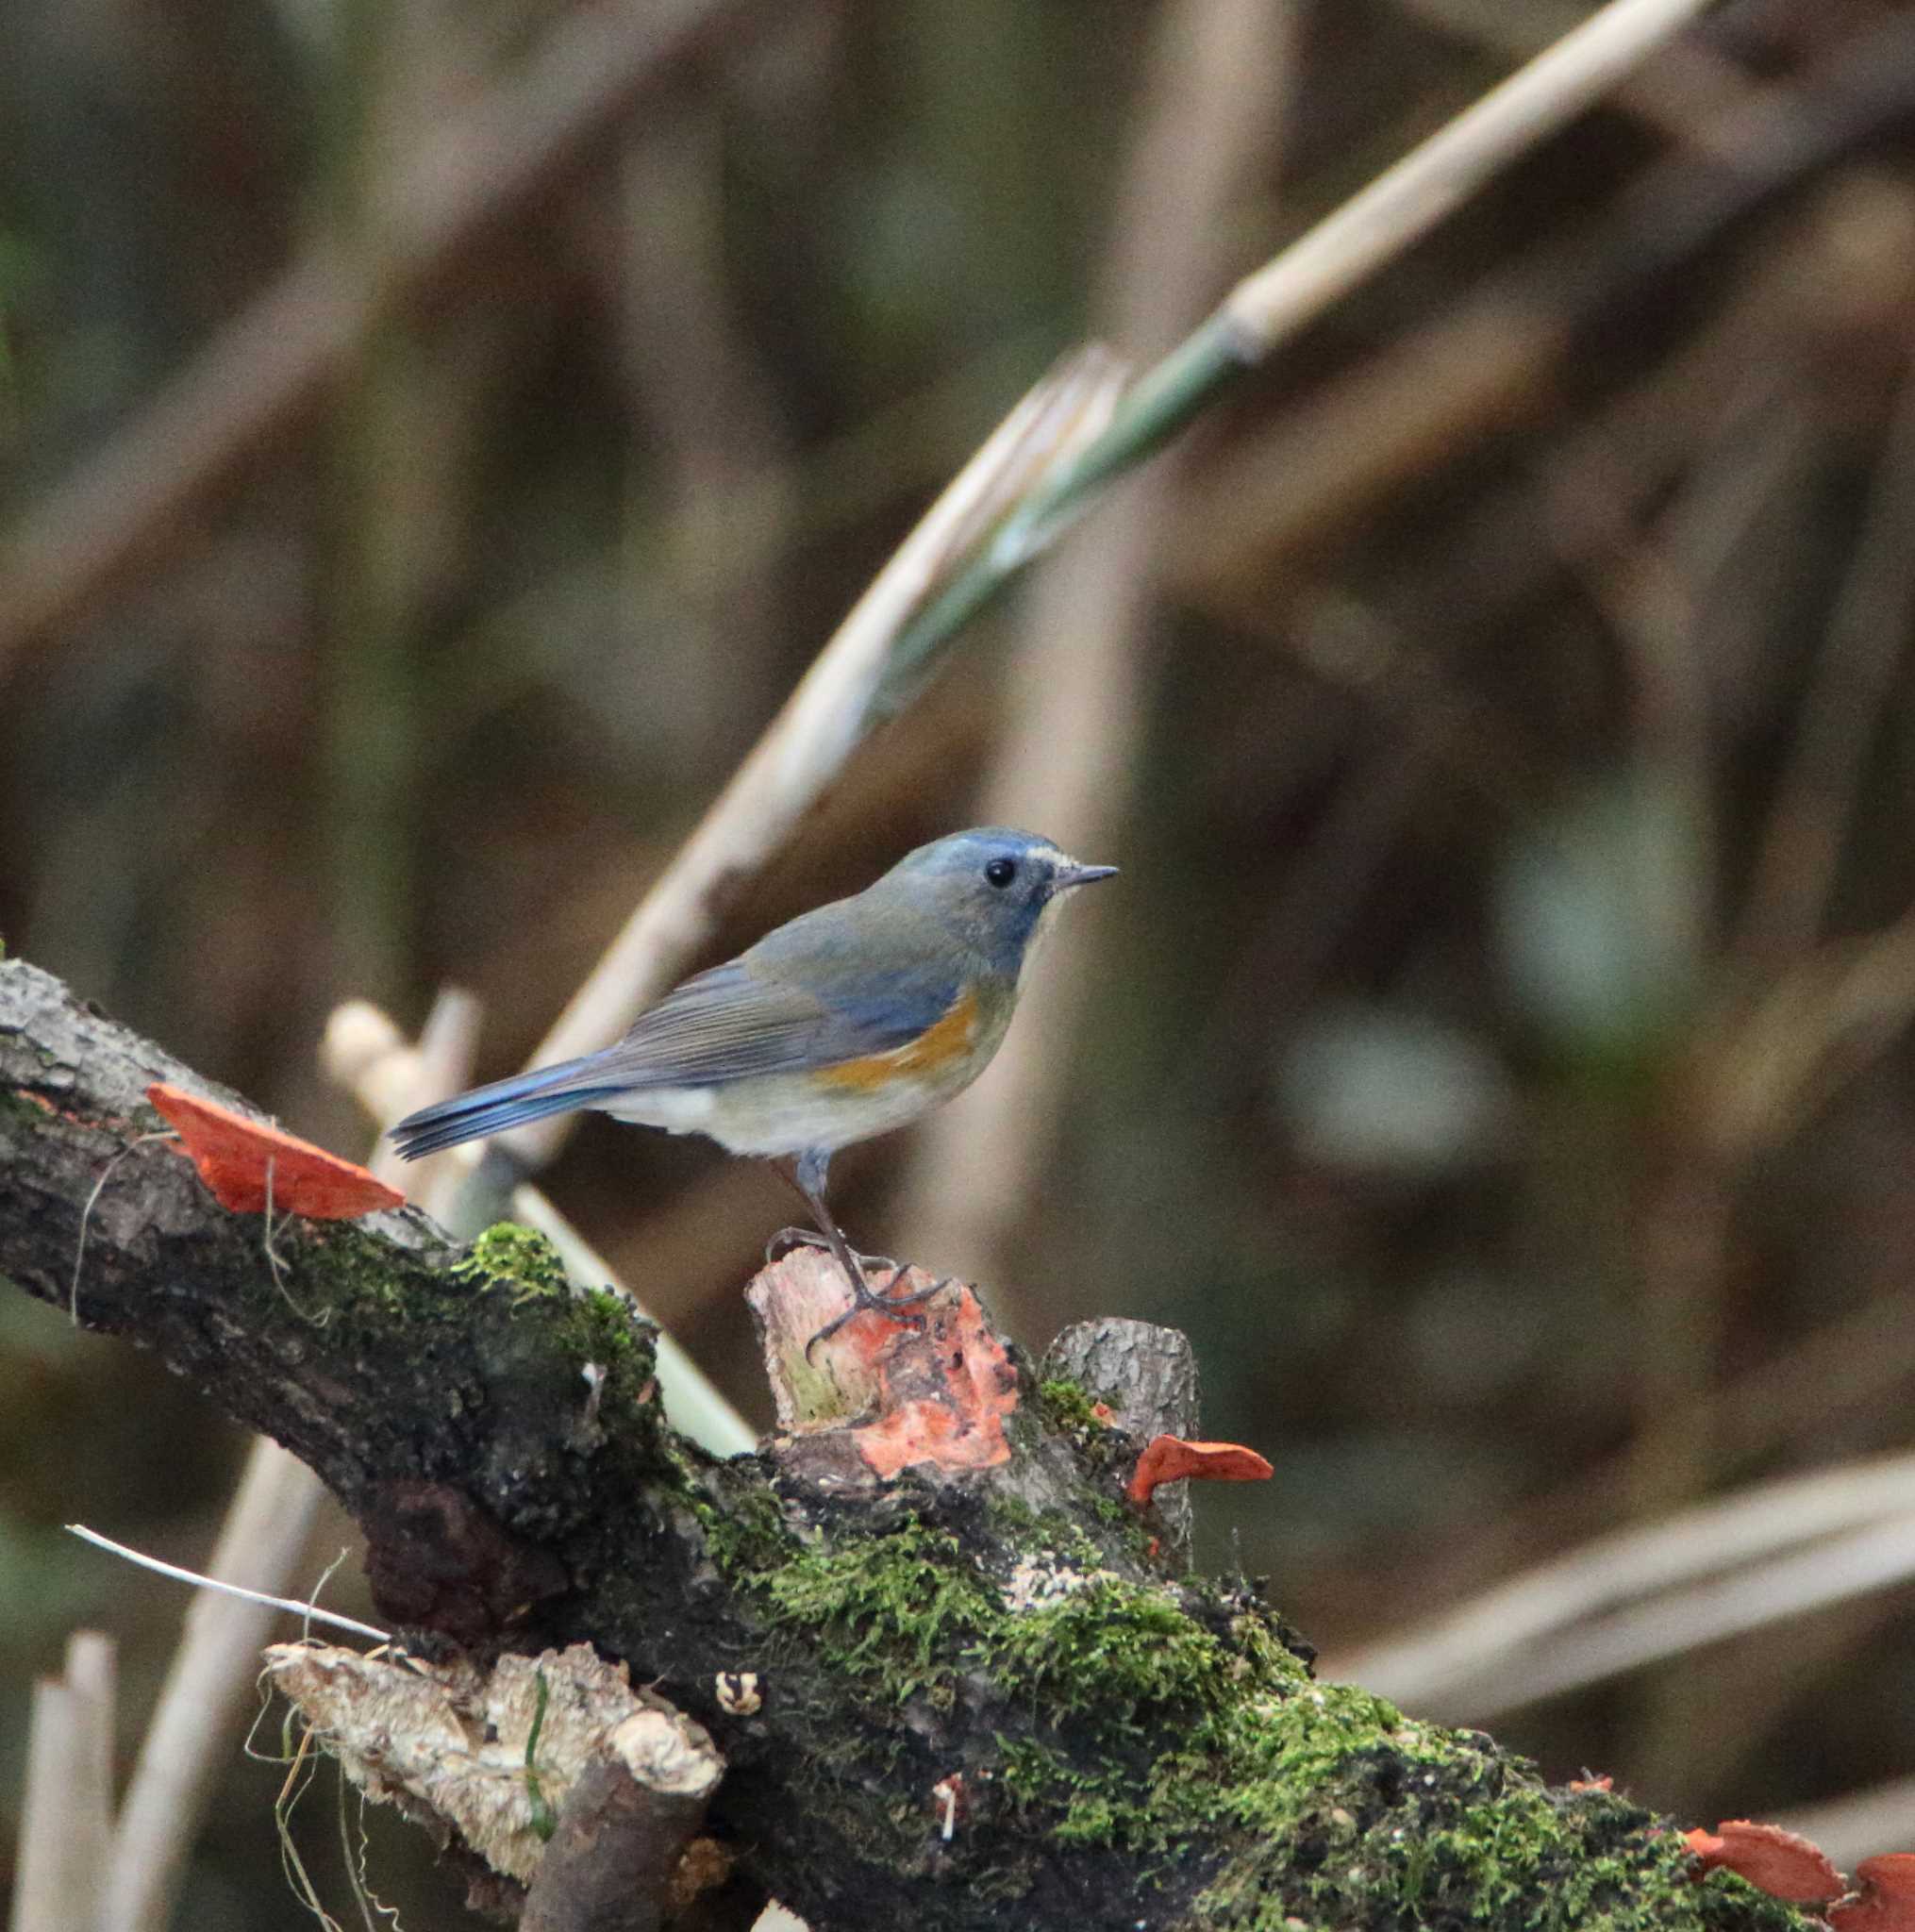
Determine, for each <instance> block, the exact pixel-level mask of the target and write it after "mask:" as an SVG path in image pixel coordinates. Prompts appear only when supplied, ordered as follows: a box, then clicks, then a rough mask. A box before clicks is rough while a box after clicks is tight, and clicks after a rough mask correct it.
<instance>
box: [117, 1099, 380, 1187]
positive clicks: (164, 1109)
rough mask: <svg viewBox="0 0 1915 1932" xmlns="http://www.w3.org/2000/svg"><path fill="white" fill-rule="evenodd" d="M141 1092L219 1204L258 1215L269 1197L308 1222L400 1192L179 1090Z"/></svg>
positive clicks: (322, 1152)
mask: <svg viewBox="0 0 1915 1932" xmlns="http://www.w3.org/2000/svg"><path fill="white" fill-rule="evenodd" d="M146 1097H147V1099H148V1100H150V1101H151V1102H152V1103H153V1105H154V1107H155V1108H157V1109H158V1111H159V1112H160V1113H161V1114H162V1115H163V1116H164V1117H165V1118H166V1119H167V1120H168V1121H169V1122H170V1123H171V1124H173V1126H174V1127H175V1128H176V1129H177V1130H178V1133H179V1138H180V1139H181V1141H184V1142H185V1143H186V1151H187V1153H188V1154H189V1155H190V1156H191V1157H192V1164H193V1165H194V1166H195V1167H196V1168H198V1169H199V1177H200V1179H201V1180H203V1181H204V1182H205V1183H206V1184H207V1186H208V1188H210V1189H211V1190H212V1192H213V1196H214V1198H215V1199H216V1200H217V1201H218V1202H219V1204H220V1206H221V1207H222V1208H229V1209H230V1210H231V1211H232V1212H233V1213H235V1214H258V1213H259V1212H260V1211H261V1210H262V1209H263V1208H265V1207H266V1204H267V1202H268V1201H269V1200H270V1201H271V1203H272V1205H273V1206H274V1208H276V1209H278V1210H280V1211H281V1212H283V1213H288V1214H303V1215H304V1216H306V1218H307V1219H308V1221H349V1220H353V1219H356V1218H357V1217H358V1216H359V1215H361V1214H370V1213H372V1211H373V1210H374V1209H375V1208H403V1207H404V1206H405V1205H406V1197H405V1195H404V1194H402V1193H400V1192H399V1191H397V1189H395V1188H389V1187H388V1186H387V1185H386V1184H385V1182H384V1181H381V1180H376V1179H375V1178H374V1176H373V1175H371V1174H368V1173H367V1172H366V1170H365V1169H364V1168H362V1167H359V1166H357V1165H355V1164H354V1163H353V1162H352V1161H350V1160H341V1159H340V1158H339V1157H338V1156H337V1155H334V1154H328V1153H327V1152H326V1151H325V1148H323V1147H315V1146H314V1145H313V1144H312V1142H311V1141H300V1140H295V1139H294V1138H293V1136H292V1135H291V1134H283V1133H281V1132H280V1131H279V1129H278V1128H277V1127H269V1126H267V1125H266V1124H265V1123H264V1122H262V1121H255V1120H248V1119H247V1118H246V1116H245V1115H244V1114H239V1113H234V1112H233V1111H232V1110H231V1109H230V1108H224V1107H221V1106H219V1105H217V1104H216V1103H215V1102H213V1101H210V1100H204V1099H202V1098H201V1097H200V1096H199V1095H198V1094H197V1093H189V1092H187V1091H185V1089H184V1088H180V1087H169V1086H168V1085H167V1084H166V1083H165V1082H164V1081H161V1080H156V1081H155V1082H154V1083H153V1085H152V1086H150V1087H149V1088H147V1090H146Z"/></svg>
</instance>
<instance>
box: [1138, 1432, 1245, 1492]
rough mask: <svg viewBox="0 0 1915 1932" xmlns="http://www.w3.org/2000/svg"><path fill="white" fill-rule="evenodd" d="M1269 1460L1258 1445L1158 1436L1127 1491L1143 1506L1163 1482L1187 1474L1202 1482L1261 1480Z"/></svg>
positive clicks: (1172, 1480)
mask: <svg viewBox="0 0 1915 1932" xmlns="http://www.w3.org/2000/svg"><path fill="white" fill-rule="evenodd" d="M1271 1473H1272V1472H1271V1467H1270V1464H1269V1463H1267V1462H1266V1461H1265V1460H1264V1459H1263V1457H1260V1456H1259V1455H1258V1454H1257V1451H1256V1450H1255V1449H1245V1448H1244V1447H1242V1445H1241V1443H1237V1442H1187V1441H1185V1440H1184V1439H1183V1437H1181V1436H1156V1437H1153V1438H1152V1439H1151V1443H1150V1446H1149V1447H1148V1448H1147V1449H1146V1450H1145V1451H1144V1452H1143V1454H1142V1455H1141V1456H1140V1457H1138V1458H1137V1473H1136V1474H1134V1475H1133V1476H1132V1477H1131V1478H1130V1485H1129V1487H1128V1488H1127V1489H1126V1490H1125V1491H1124V1494H1125V1495H1126V1496H1128V1497H1129V1498H1130V1500H1131V1501H1132V1502H1133V1503H1135V1504H1136V1505H1137V1507H1139V1508H1140V1509H1141V1508H1143V1507H1145V1505H1147V1504H1148V1503H1149V1501H1150V1499H1151V1496H1152V1494H1153V1492H1154V1491H1156V1490H1157V1487H1158V1486H1159V1485H1160V1484H1163V1483H1174V1482H1181V1481H1182V1480H1183V1479H1184V1478H1185V1477H1186V1476H1190V1477H1193V1478H1195V1479H1196V1480H1197V1481H1199V1482H1223V1483H1260V1482H1263V1481H1265V1480H1266V1479H1267V1478H1268V1477H1269V1476H1270V1474H1271Z"/></svg>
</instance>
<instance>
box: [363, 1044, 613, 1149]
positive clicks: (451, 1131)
mask: <svg viewBox="0 0 1915 1932" xmlns="http://www.w3.org/2000/svg"><path fill="white" fill-rule="evenodd" d="M591 1058H594V1057H592V1056H589V1057H588V1058H586V1059H582V1060H567V1061H565V1062H564V1063H563V1064H562V1065H559V1066H556V1067H540V1068H538V1069H537V1070H535V1071H534V1072H532V1073H529V1074H514V1075H513V1076H512V1078H511V1079H509V1080H494V1081H493V1082H492V1084H491V1086H490V1087H475V1088H474V1089H473V1091H471V1092H470V1093H460V1094H457V1095H455V1096H454V1097H453V1098H452V1099H451V1100H441V1102H440V1103H439V1104H438V1106H437V1107H423V1108H420V1109H419V1111H418V1112H417V1113H413V1114H408V1115H407V1116H406V1118H405V1119H404V1120H403V1121H401V1122H400V1123H399V1124H398V1125H397V1126H395V1127H394V1128H392V1130H391V1138H392V1142H393V1144H394V1145H395V1146H396V1147H397V1148H398V1150H399V1152H400V1153H401V1154H402V1155H404V1156H405V1158H407V1159H408V1160H417V1159H419V1158H421V1156H423V1155H426V1154H437V1153H438V1152H439V1151H440V1150H441V1148H443V1147H457V1146H458V1145H459V1144H460V1143H461V1142H462V1141H483V1140H485V1139H486V1138H487V1137H488V1136H489V1135H491V1134H503V1133H504V1132H505V1131H506V1130H507V1129H508V1127H518V1126H523V1125H525V1123H526V1122H527V1121H541V1120H544V1119H545V1118H546V1117H547V1116H548V1115H550V1114H555V1113H571V1112H573V1111H574V1110H575V1109H577V1108H585V1107H596V1106H597V1105H598V1104H599V1102H600V1101H603V1100H609V1099H611V1098H612V1096H613V1095H614V1094H616V1093H619V1092H621V1091H624V1090H623V1089H622V1088H620V1087H619V1086H618V1085H617V1084H616V1083H613V1084H610V1085H608V1084H606V1083H604V1082H603V1081H599V1082H593V1081H591V1079H590V1078H589V1077H587V1078H581V1077H580V1075H581V1074H582V1073H583V1072H584V1070H585V1068H586V1067H587V1066H589V1065H590V1063H591Z"/></svg>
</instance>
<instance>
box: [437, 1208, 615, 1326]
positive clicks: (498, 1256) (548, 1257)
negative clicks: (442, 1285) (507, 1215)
mask: <svg viewBox="0 0 1915 1932" xmlns="http://www.w3.org/2000/svg"><path fill="white" fill-rule="evenodd" d="M451 1273H452V1274H453V1276H454V1277H455V1279H458V1280H460V1281H470V1282H483V1283H485V1284H486V1285H487V1286H493V1285H499V1286H508V1287H510V1288H511V1289H512V1291H513V1292H514V1294H515V1296H516V1298H517V1299H519V1300H521V1301H525V1300H530V1299H531V1298H532V1297H533V1296H534V1295H569V1294H570V1293H571V1292H572V1281H571V1277H570V1276H569V1275H568V1274H566V1272H565V1263H564V1262H563V1261H561V1260H560V1259H559V1258H558V1249H556V1248H555V1247H554V1246H553V1245H552V1243H551V1242H550V1241H547V1240H546V1239H545V1237H544V1236H543V1235H542V1234H539V1233H536V1232H535V1231H534V1230H533V1229H531V1228H529V1227H522V1226H520V1224H518V1223H517V1222H516V1221H500V1222H494V1223H493V1224H492V1225H491V1227H489V1228H487V1229H486V1231H485V1232H484V1233H483V1234H482V1235H480V1236H479V1237H478V1239H477V1240H476V1241H474V1242H473V1244H472V1246H471V1248H470V1249H468V1250H467V1253H466V1257H465V1259H464V1260H462V1261H459V1262H458V1263H456V1264H455V1265H454V1267H453V1268H452V1270H451ZM611 1299H612V1300H613V1301H615V1302H616V1301H618V1297H617V1296H616V1295H613V1296H612V1297H611ZM620 1306H621V1307H623V1306H624V1305H623V1304H620Z"/></svg>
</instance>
